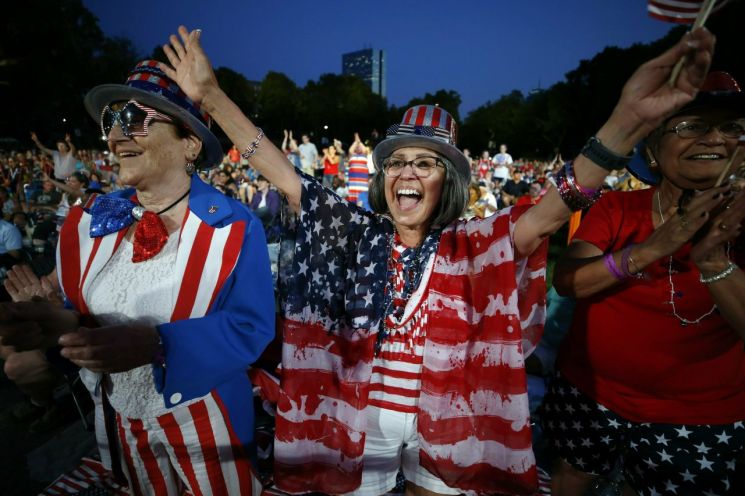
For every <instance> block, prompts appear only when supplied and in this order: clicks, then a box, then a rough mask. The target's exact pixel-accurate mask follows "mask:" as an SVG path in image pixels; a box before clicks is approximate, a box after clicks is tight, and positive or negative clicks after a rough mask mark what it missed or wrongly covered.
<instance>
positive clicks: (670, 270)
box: [655, 189, 729, 326]
mask: <svg viewBox="0 0 745 496" xmlns="http://www.w3.org/2000/svg"><path fill="white" fill-rule="evenodd" d="M655 195H656V196H657V211H658V212H659V214H660V220H661V221H662V222H663V223H664V222H665V216H664V215H663V214H662V201H661V200H660V197H661V196H662V193H660V190H659V189H658V190H657V191H655ZM727 250H728V252H729V245H727ZM667 281H668V285H669V286H670V301H668V303H669V304H670V306H671V307H672V308H673V315H674V316H675V318H677V319H678V320H679V321H680V325H683V326H685V325H688V324H693V325H696V324H698V323H699V322H701V321H702V320H704V319H705V318H706V317H708V316H709V315H711V314H713V313H714V311H715V310H716V309H717V305H716V304H714V305H712V306H711V309H710V310H709V311H708V312H706V313H705V314H703V315H701V316H700V317H699V318H697V319H696V320H689V319H686V318H685V317H682V316H680V315H678V311H677V309H676V308H675V284H674V283H673V256H672V255H670V256H669V257H668V261H667Z"/></svg>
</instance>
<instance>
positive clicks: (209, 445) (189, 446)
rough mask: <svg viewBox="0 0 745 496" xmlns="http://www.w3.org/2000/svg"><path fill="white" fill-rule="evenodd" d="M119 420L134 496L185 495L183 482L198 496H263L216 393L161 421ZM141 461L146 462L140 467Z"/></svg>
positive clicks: (167, 415) (176, 411)
mask: <svg viewBox="0 0 745 496" xmlns="http://www.w3.org/2000/svg"><path fill="white" fill-rule="evenodd" d="M116 420H117V427H118V434H119V441H120V443H121V445H122V455H123V458H124V462H125V466H126V467H127V473H128V476H129V479H130V490H131V491H132V493H133V494H135V495H141V494H163V495H165V494H169V495H171V494H180V493H182V492H183V490H182V487H183V483H182V482H181V481H188V487H189V489H190V490H189V492H190V493H191V494H193V495H194V496H200V495H221V494H222V495H225V496H228V495H232V494H255V495H259V494H261V483H260V481H259V479H258V478H257V477H254V476H253V468H252V467H251V465H250V463H249V461H248V458H247V457H246V456H245V454H244V453H243V446H242V444H241V441H240V440H239V439H238V438H237V437H236V436H235V433H234V432H232V431H231V429H230V422H229V420H228V418H227V416H226V412H225V408H224V405H222V402H221V401H220V398H219V397H218V396H217V395H216V394H214V393H212V394H210V395H208V396H207V397H205V399H204V400H201V401H199V402H197V403H193V404H191V405H189V406H188V407H184V408H177V409H174V410H173V411H171V412H169V413H166V414H165V415H161V416H159V417H156V418H152V419H127V418H124V417H122V416H121V415H117V419H116ZM197 446H198V447H199V450H198V451H197V450H194V447H197ZM189 451H191V453H189ZM138 458H139V459H140V460H142V461H143V462H144V463H135V460H136V459H138ZM170 459H177V460H179V463H178V464H176V465H171V463H170V461H169V460H170Z"/></svg>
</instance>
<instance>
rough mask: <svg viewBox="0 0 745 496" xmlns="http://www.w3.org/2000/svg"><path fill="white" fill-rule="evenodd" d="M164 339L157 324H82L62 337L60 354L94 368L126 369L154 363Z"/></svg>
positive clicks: (108, 369) (81, 365)
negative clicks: (161, 338)
mask: <svg viewBox="0 0 745 496" xmlns="http://www.w3.org/2000/svg"><path fill="white" fill-rule="evenodd" d="M159 342H160V340H159V336H158V331H157V330H155V328H154V327H151V326H146V325H140V324H126V325H113V326H107V327H99V328H96V329H88V328H85V327H81V328H80V329H78V330H77V331H75V332H71V333H68V334H65V335H64V336H62V337H60V339H59V344H60V345H61V346H62V347H63V348H62V351H61V352H60V354H61V355H62V356H63V357H65V358H67V359H68V360H70V361H72V362H73V363H75V364H76V365H77V366H79V367H83V368H86V369H88V370H90V371H92V372H102V373H112V372H124V371H127V370H131V369H134V368H137V367H140V366H142V365H147V364H148V363H151V362H152V360H153V358H154V357H155V355H156V353H157V351H158V343H159Z"/></svg>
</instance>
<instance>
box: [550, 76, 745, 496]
mask: <svg viewBox="0 0 745 496" xmlns="http://www.w3.org/2000/svg"><path fill="white" fill-rule="evenodd" d="M743 118H745V94H743V93H742V92H740V90H739V87H738V86H737V84H736V82H735V81H734V80H733V79H732V78H731V77H730V76H729V75H728V74H726V73H712V74H709V76H707V79H706V82H705V84H704V87H703V88H702V91H701V92H700V93H699V94H698V96H697V97H696V99H695V100H693V101H692V102H691V103H689V104H688V105H686V106H685V107H683V108H682V109H680V110H679V111H677V112H675V113H674V114H673V115H671V116H669V117H668V118H667V119H666V120H665V121H664V122H663V124H662V125H661V126H659V127H658V128H657V129H656V130H654V131H653V132H652V133H651V134H650V135H649V136H648V138H647V146H646V152H647V157H648V165H649V168H648V169H645V170H644V171H641V170H640V169H639V168H640V166H641V164H643V161H641V160H640V161H639V162H636V163H634V162H632V167H631V168H632V170H636V171H637V172H638V173H639V175H641V176H642V177H646V178H647V180H648V181H649V182H653V181H652V180H653V179H656V185H655V187H653V188H650V189H644V190H638V191H630V192H611V193H609V194H608V195H606V196H605V197H604V198H602V199H601V201H599V202H598V203H597V205H595V206H594V208H592V209H591V210H590V212H589V213H588V215H587V217H586V218H585V219H584V221H583V222H582V225H581V226H580V228H579V230H578V232H577V234H576V236H575V238H574V241H573V242H572V244H571V245H570V247H569V249H568V250H567V252H566V254H565V255H564V257H563V258H562V259H561V260H560V262H559V263H558V264H557V266H556V274H555V278H554V284H555V285H556V288H557V290H558V291H559V292H560V293H561V294H565V295H571V296H574V297H576V298H578V304H577V308H576V310H575V315H574V320H573V323H572V327H571V329H570V332H569V335H568V336H567V338H566V341H565V342H564V344H563V346H562V349H561V352H560V355H559V365H558V370H559V376H558V378H557V380H556V381H555V383H554V384H553V386H552V388H551V391H550V392H549V394H548V395H547V397H546V400H545V402H544V412H543V416H544V418H543V422H544V427H545V429H546V434H547V436H548V437H549V438H552V439H553V444H554V447H555V448H556V451H557V454H558V456H559V457H560V458H561V461H560V462H559V464H558V465H557V469H556V470H555V474H554V480H553V485H554V488H553V490H554V492H553V494H558V495H575V494H584V491H585V489H586V488H587V487H588V486H589V485H590V483H591V482H592V481H593V479H594V478H595V477H596V476H598V475H604V474H608V473H609V472H610V471H611V470H612V469H613V468H614V466H615V465H616V462H617V461H619V459H622V460H623V467H624V472H625V476H626V482H627V484H628V485H629V486H630V487H631V488H633V489H634V490H635V491H636V492H637V493H639V494H645V495H646V494H663V493H666V492H673V493H675V492H676V491H677V494H743V493H742V492H739V491H741V490H742V488H740V489H737V487H736V486H737V484H736V472H735V464H736V462H737V460H739V459H740V458H741V457H742V455H743V453H745V427H744V426H743V421H745V349H744V348H743V339H745V303H744V301H745V300H743V294H745V274H743V272H742V270H741V267H745V244H744V241H745V240H744V237H743V236H742V235H741V224H742V220H743V217H745V191H739V190H735V188H733V187H732V186H731V185H725V186H720V187H716V182H717V178H718V177H719V176H720V173H722V171H723V169H724V168H725V166H727V164H728V162H729V159H730V157H732V155H733V154H734V153H735V151H736V149H737V145H738V139H739V138H740V137H741V136H742V135H743V133H745V128H744V127H743V126H744V121H743ZM634 164H635V166H634ZM642 172H643V173H642ZM740 477H742V476H740ZM740 482H741V481H740Z"/></svg>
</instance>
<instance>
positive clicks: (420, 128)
mask: <svg viewBox="0 0 745 496" xmlns="http://www.w3.org/2000/svg"><path fill="white" fill-rule="evenodd" d="M457 136H458V125H457V124H456V122H455V119H453V117H452V116H451V115H450V114H449V113H448V112H447V111H446V110H445V109H443V108H440V107H437V106H434V105H416V106H414V107H411V108H409V109H408V110H407V111H406V113H404V117H403V119H402V120H401V123H400V124H394V125H392V126H391V127H389V128H388V131H387V132H386V139H384V140H383V141H381V142H380V144H378V146H376V147H375V150H373V163H374V164H375V168H376V169H377V170H381V167H382V164H383V160H385V159H386V158H387V157H389V156H390V155H391V154H392V153H393V152H394V151H396V150H397V149H399V148H403V147H407V146H419V147H423V148H428V149H430V150H433V151H435V152H437V153H440V154H441V155H443V156H445V157H446V158H447V159H448V160H450V161H451V162H452V163H453V165H454V166H455V170H456V171H457V172H458V173H459V174H461V175H462V176H463V177H464V178H465V179H466V181H469V180H470V178H471V169H470V167H469V165H468V159H467V158H466V157H465V155H463V153H462V152H461V151H460V150H458V148H457V147H456V144H457Z"/></svg>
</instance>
